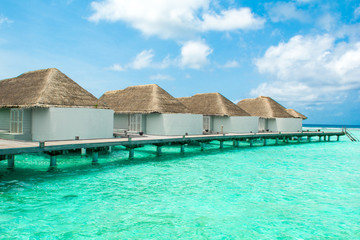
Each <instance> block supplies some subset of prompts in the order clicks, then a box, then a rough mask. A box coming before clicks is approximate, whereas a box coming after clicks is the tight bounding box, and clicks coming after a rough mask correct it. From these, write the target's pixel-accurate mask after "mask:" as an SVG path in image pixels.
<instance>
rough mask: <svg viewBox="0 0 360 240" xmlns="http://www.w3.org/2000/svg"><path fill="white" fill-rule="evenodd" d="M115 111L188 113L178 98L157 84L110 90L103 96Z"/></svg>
mask: <svg viewBox="0 0 360 240" xmlns="http://www.w3.org/2000/svg"><path fill="white" fill-rule="evenodd" d="M100 101H103V102H104V103H105V104H106V105H107V106H109V107H110V108H111V109H113V110H114V111H115V113H188V112H189V110H188V109H187V108H186V107H185V106H184V105H183V104H182V103H181V102H180V101H179V100H177V99H176V98H174V97H173V96H171V95H170V94H169V93H168V92H166V91H165V90H164V89H162V88H161V87H159V86H158V85H156V84H149V85H139V86H132V87H127V88H125V89H123V90H115V91H108V92H106V93H104V95H102V96H101V98H100Z"/></svg>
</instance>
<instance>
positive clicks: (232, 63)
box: [223, 60, 240, 68]
mask: <svg viewBox="0 0 360 240" xmlns="http://www.w3.org/2000/svg"><path fill="white" fill-rule="evenodd" d="M239 66H240V64H239V63H238V62H237V61H235V60H233V61H228V62H227V63H225V64H224V66H223V67H224V68H236V67H239Z"/></svg>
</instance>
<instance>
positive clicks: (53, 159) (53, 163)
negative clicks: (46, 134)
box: [50, 155, 56, 168]
mask: <svg viewBox="0 0 360 240" xmlns="http://www.w3.org/2000/svg"><path fill="white" fill-rule="evenodd" d="M50 167H51V168H53V167H56V155H50Z"/></svg>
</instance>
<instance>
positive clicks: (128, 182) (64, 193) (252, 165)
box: [0, 130, 360, 239]
mask: <svg viewBox="0 0 360 240" xmlns="http://www.w3.org/2000/svg"><path fill="white" fill-rule="evenodd" d="M353 132H354V133H355V134H356V136H357V137H360V131H358V130H355V131H353ZM314 140H315V139H314ZM334 140H335V139H334ZM256 145H257V146H255V147H253V148H250V147H247V144H245V143H243V144H241V147H240V148H233V147H232V146H231V144H230V143H228V145H225V149H224V150H219V149H218V144H217V143H216V142H214V143H213V144H209V145H207V146H206V151H205V152H201V151H200V149H199V147H198V146H187V147H186V153H185V154H184V155H181V154H180V153H179V151H180V150H179V147H175V146H167V147H164V149H163V156H161V157H156V156H155V152H156V151H155V150H156V149H155V147H146V148H141V149H137V150H136V151H135V159H133V160H127V156H128V153H127V152H126V151H123V150H122V149H121V148H117V149H116V151H113V152H112V153H111V154H108V155H106V154H104V155H100V156H99V164H98V165H95V166H93V165H91V164H90V163H91V157H90V156H89V157H81V156H78V155H75V154H74V155H68V156H60V157H59V158H58V169H57V170H56V171H53V172H47V168H48V165H49V159H48V158H47V157H46V156H42V155H21V156H17V158H16V169H15V171H13V172H11V171H7V170H6V162H5V161H3V162H0V174H1V175H2V177H1V179H0V239H14V238H17V239H86V238H88V239H314V238H316V239H329V238H330V239H360V143H352V142H350V141H349V140H348V139H346V138H345V137H342V138H341V141H340V142H335V141H333V142H326V143H324V142H320V143H319V142H314V143H310V144H308V143H301V144H296V143H294V144H287V145H284V144H282V145H280V146H266V147H261V143H260V142H259V143H257V144H256Z"/></svg>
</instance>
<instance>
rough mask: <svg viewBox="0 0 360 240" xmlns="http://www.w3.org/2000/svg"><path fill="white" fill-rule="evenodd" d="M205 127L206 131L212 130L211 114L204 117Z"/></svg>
mask: <svg viewBox="0 0 360 240" xmlns="http://www.w3.org/2000/svg"><path fill="white" fill-rule="evenodd" d="M203 128H204V131H205V132H210V130H211V122H210V116H204V117H203Z"/></svg>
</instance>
